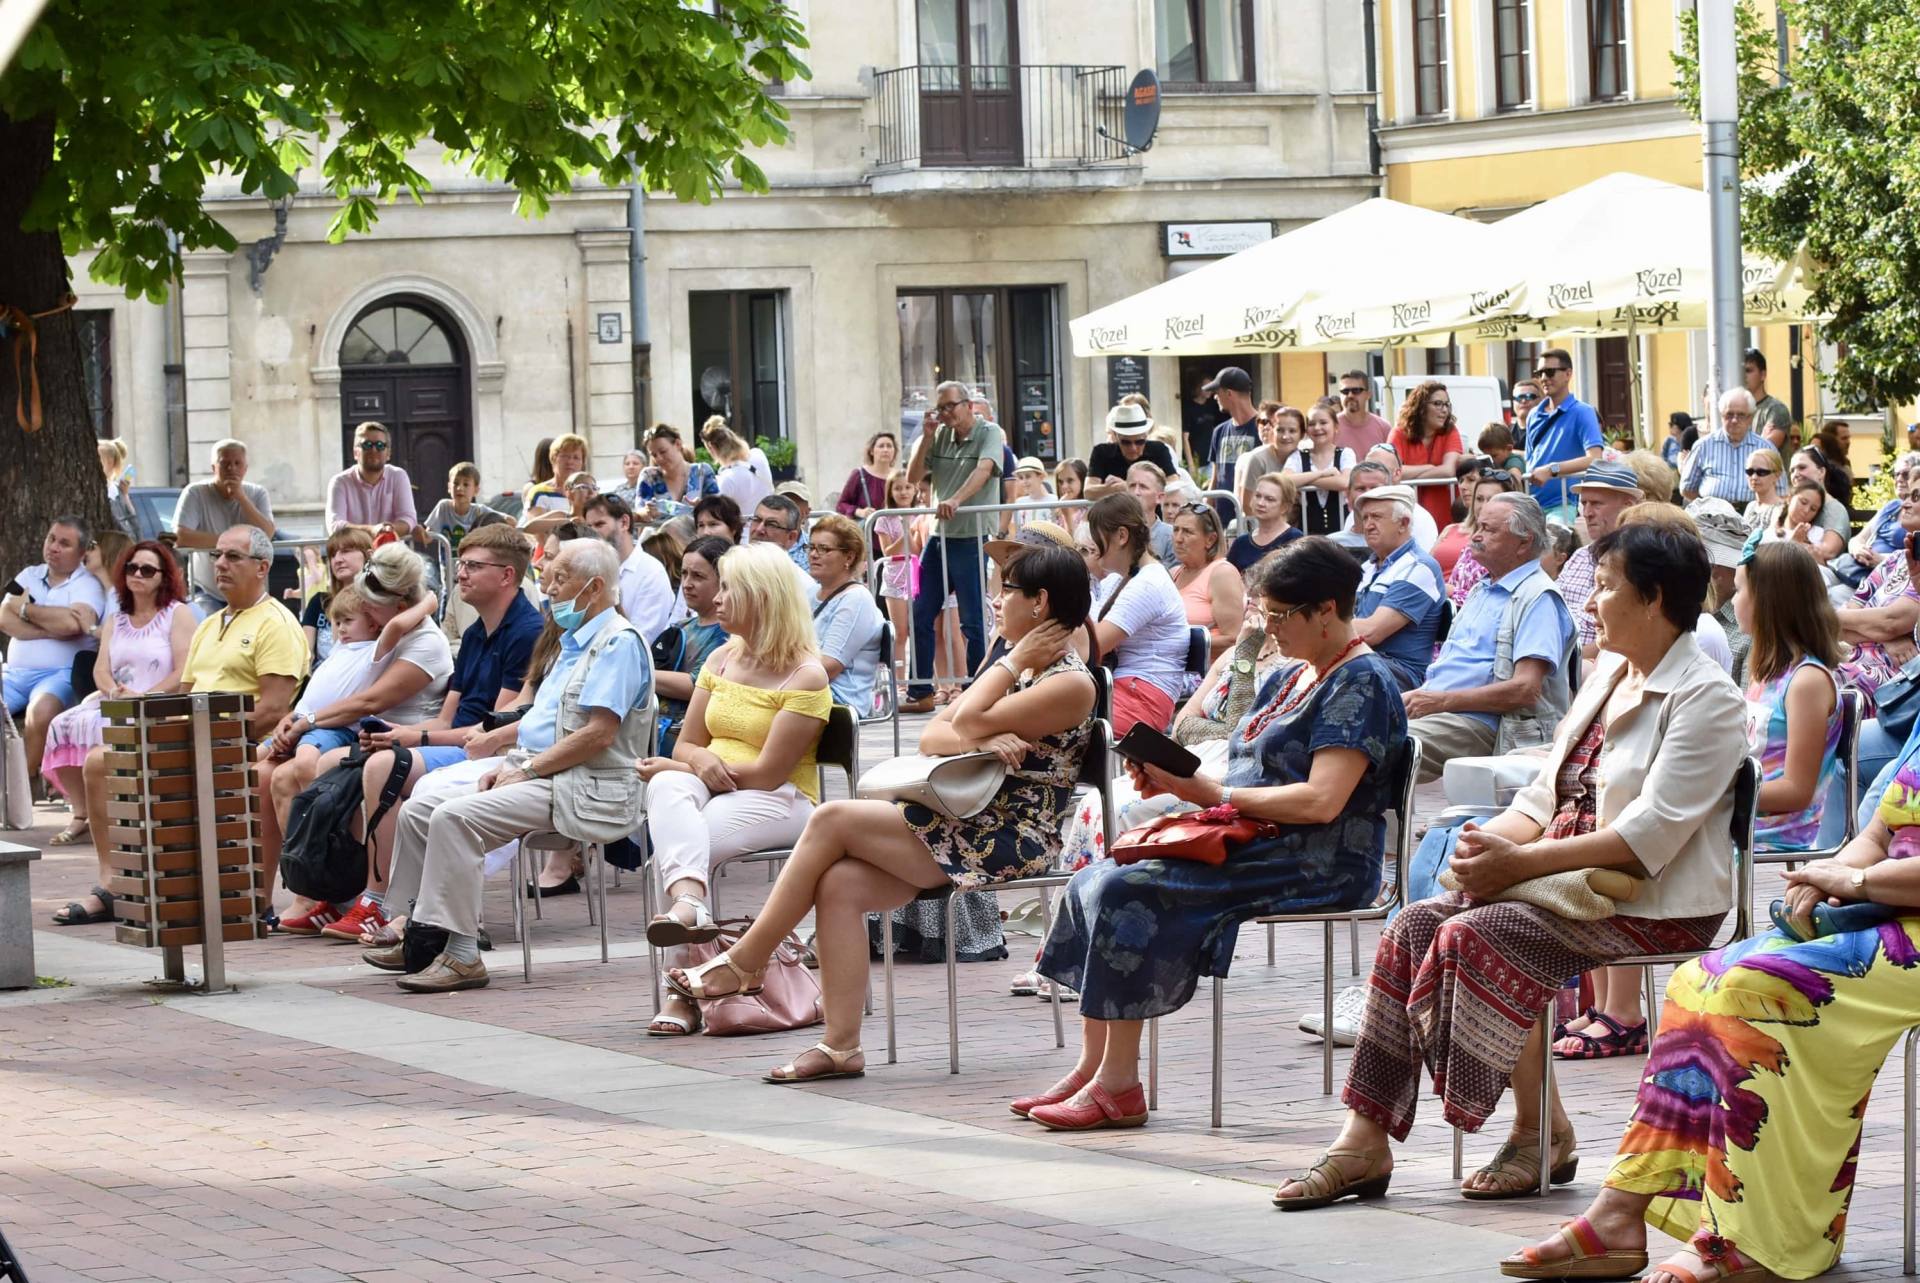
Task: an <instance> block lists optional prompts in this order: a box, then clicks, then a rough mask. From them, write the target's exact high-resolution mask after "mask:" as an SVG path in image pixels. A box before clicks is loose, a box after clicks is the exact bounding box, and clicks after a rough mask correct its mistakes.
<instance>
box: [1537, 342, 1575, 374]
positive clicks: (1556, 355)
mask: <svg viewBox="0 0 1920 1283" xmlns="http://www.w3.org/2000/svg"><path fill="white" fill-rule="evenodd" d="M1540 359H1541V360H1542V361H1546V360H1550V359H1557V360H1558V361H1559V362H1560V364H1562V365H1564V366H1566V367H1567V368H1568V369H1569V370H1571V369H1572V368H1573V353H1571V352H1569V351H1567V349H1565V348H1563V347H1550V348H1548V349H1547V350H1546V351H1544V352H1542V353H1541V354H1540ZM1535 368H1538V367H1535Z"/></svg>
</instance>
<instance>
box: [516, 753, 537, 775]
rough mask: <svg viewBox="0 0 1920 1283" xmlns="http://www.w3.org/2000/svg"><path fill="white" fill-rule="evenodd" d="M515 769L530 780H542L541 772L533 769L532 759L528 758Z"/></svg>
mask: <svg viewBox="0 0 1920 1283" xmlns="http://www.w3.org/2000/svg"><path fill="white" fill-rule="evenodd" d="M515 769H517V770H518V771H519V772H520V773H521V774H522V775H524V776H526V777H527V778H528V779H530V780H537V779H539V778H540V772H538V771H536V770H534V769H533V759H532V758H528V759H527V760H526V761H524V762H522V763H520V765H519V766H518V767H517V768H515Z"/></svg>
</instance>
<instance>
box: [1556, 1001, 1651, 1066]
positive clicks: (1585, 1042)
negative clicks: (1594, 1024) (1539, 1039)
mask: <svg viewBox="0 0 1920 1283" xmlns="http://www.w3.org/2000/svg"><path fill="white" fill-rule="evenodd" d="M1588 1014H1590V1015H1591V1016H1592V1017H1593V1018H1594V1019H1595V1020H1597V1021H1599V1022H1600V1023H1601V1024H1603V1025H1605V1026H1606V1027H1607V1032H1606V1033H1604V1034H1592V1033H1571V1032H1570V1033H1568V1034H1566V1035H1565V1036H1564V1037H1562V1038H1560V1039H1558V1040H1556V1041H1559V1042H1565V1041H1566V1040H1567V1039H1569V1038H1573V1039H1578V1040H1579V1044H1580V1045H1579V1047H1578V1048H1577V1049H1576V1048H1562V1047H1558V1046H1556V1047H1555V1048H1554V1049H1553V1058H1554V1059H1555V1060H1606V1059H1609V1058H1610V1057H1613V1056H1644V1055H1646V1054H1647V1022H1646V1021H1644V1020H1642V1021H1641V1022H1640V1023H1639V1024H1637V1025H1633V1026H1627V1025H1623V1024H1621V1023H1620V1022H1619V1021H1618V1020H1615V1019H1614V1018H1613V1017H1612V1016H1609V1015H1607V1014H1606V1013H1605V1012H1603V1011H1594V1012H1589V1013H1588Z"/></svg>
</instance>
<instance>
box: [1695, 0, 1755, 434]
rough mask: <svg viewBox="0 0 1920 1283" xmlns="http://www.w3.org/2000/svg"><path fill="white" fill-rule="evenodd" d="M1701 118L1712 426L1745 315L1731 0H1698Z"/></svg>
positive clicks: (1734, 365)
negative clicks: (1709, 243) (1709, 246)
mask: <svg viewBox="0 0 1920 1283" xmlns="http://www.w3.org/2000/svg"><path fill="white" fill-rule="evenodd" d="M1699 11H1700V41H1699V46H1700V119H1701V127H1700V130H1701V142H1702V149H1703V152H1704V156H1703V160H1704V170H1705V177H1706V188H1707V202H1708V209H1709V219H1710V221H1711V226H1712V231H1713V290H1712V293H1711V295H1710V296H1709V300H1708V306H1707V353H1708V365H1709V367H1710V370H1711V377H1712V380H1713V389H1712V390H1713V397H1714V404H1713V408H1712V414H1713V420H1714V422H1713V426H1714V427H1715V428H1718V427H1720V426H1721V424H1720V406H1719V397H1720V394H1721V393H1722V392H1724V391H1726V390H1727V389H1729V388H1737V387H1740V386H1741V358H1742V354H1743V352H1744V350H1745V348H1746V318H1745V316H1744V313H1743V311H1742V308H1743V299H1742V296H1741V292H1740V138H1739V119H1740V101H1739V84H1740V69H1739V60H1738V55H1737V52H1736V44H1735V33H1734V21H1733V0H1700V5H1699Z"/></svg>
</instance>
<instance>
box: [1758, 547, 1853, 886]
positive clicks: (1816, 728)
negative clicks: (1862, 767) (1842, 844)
mask: <svg viewBox="0 0 1920 1283" xmlns="http://www.w3.org/2000/svg"><path fill="white" fill-rule="evenodd" d="M1803 553H1804V549H1800V548H1797V547H1795V546H1793V545H1791V544H1768V545H1765V546H1762V547H1759V548H1755V549H1754V550H1753V559H1752V560H1750V561H1749V562H1747V564H1746V565H1744V566H1742V567H1740V569H1739V571H1738V572H1737V578H1738V585H1739V586H1738V588H1737V590H1736V594H1735V597H1734V613H1735V615H1736V616H1738V618H1739V620H1740V624H1741V627H1742V628H1744V629H1745V630H1746V631H1747V633H1748V634H1750V635H1751V636H1752V638H1753V649H1752V651H1751V653H1750V655H1749V661H1748V662H1749V667H1750V676H1751V679H1752V680H1751V682H1750V684H1749V685H1748V686H1747V743H1748V746H1749V747H1750V748H1751V750H1752V752H1753V756H1755V757H1757V758H1759V759H1760V769H1761V772H1762V774H1761V782H1760V797H1759V802H1758V805H1757V806H1756V808H1755V809H1756V811H1757V812H1758V814H1757V815H1756V816H1755V820H1754V842H1755V844H1756V845H1757V846H1758V848H1759V849H1760V850H1762V851H1807V850H1811V849H1813V848H1814V847H1815V846H1817V845H1819V843H1818V838H1819V837H1820V828H1821V823H1820V822H1821V817H1822V814H1823V812H1824V810H1825V806H1826V801H1827V797H1828V794H1829V790H1830V789H1831V788H1832V787H1833V784H1834V781H1835V780H1836V779H1837V778H1838V777H1839V771H1840V760H1839V754H1838V751H1837V750H1838V748H1839V744H1840V692H1839V685H1838V678H1836V677H1835V675H1834V670H1835V669H1836V668H1837V667H1838V665H1839V663H1840V624H1839V621H1838V620H1837V619H1835V618H1834V612H1833V607H1832V606H1831V605H1829V604H1828V603H1827V599H1826V596H1825V595H1824V594H1823V593H1822V592H1821V591H1820V568H1819V566H1818V565H1817V564H1815V562H1814V561H1813V559H1812V558H1811V557H1808V556H1804V555H1802V554H1803Z"/></svg>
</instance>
